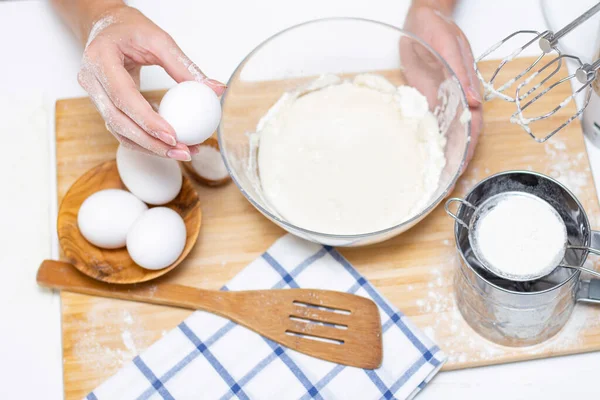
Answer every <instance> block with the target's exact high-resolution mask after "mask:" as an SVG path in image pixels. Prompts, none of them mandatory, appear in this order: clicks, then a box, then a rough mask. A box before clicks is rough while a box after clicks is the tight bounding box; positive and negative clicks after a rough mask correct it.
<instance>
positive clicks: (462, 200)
mask: <svg viewBox="0 0 600 400" xmlns="http://www.w3.org/2000/svg"><path fill="white" fill-rule="evenodd" d="M455 202H456V203H460V205H461V207H462V206H463V205H464V206H467V207H469V208H472V209H473V210H475V209H476V207H475V206H474V205H473V204H471V203H469V202H468V201H466V200H465V199H460V198H458V197H453V198H451V199H448V200H447V201H446V204H444V210H446V214H448V215H449V216H451V217H452V218H453V219H454V220H455V221H456V222H458V223H459V224H461V225H462V226H464V227H465V228H467V230H468V229H469V225H468V224H467V223H465V222H464V221H463V220H462V219H460V218H459V217H458V215H456V214H458V210H460V208H458V209H457V210H456V214H455V213H453V212H452V211H450V205H451V204H452V203H455Z"/></svg>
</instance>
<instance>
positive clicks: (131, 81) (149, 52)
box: [51, 0, 225, 161]
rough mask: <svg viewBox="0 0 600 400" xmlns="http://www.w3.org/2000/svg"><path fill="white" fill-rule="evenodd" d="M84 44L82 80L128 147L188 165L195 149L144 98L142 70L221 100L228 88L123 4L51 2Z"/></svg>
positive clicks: (110, 127)
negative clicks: (201, 87)
mask: <svg viewBox="0 0 600 400" xmlns="http://www.w3.org/2000/svg"><path fill="white" fill-rule="evenodd" d="M51 1H52V4H53V5H54V7H55V8H56V10H57V11H58V13H59V14H60V15H61V16H62V18H63V19H64V21H65V22H66V23H67V24H68V25H69V27H70V28H71V29H72V30H73V32H74V33H75V35H76V36H77V37H78V38H79V40H80V41H81V43H82V44H85V49H84V52H83V59H82V64H81V70H80V71H79V75H78V80H79V83H80V84H81V86H82V87H83V88H84V89H85V90H86V91H87V92H88V93H89V95H90V98H91V100H92V102H93V103H94V105H95V106H96V108H97V109H98V111H99V112H100V114H101V115H102V117H103V118H104V120H105V121H106V128H107V129H108V130H109V131H110V132H111V133H112V134H113V135H114V136H115V137H116V138H117V140H118V141H119V142H120V143H121V144H122V145H124V146H127V147H130V148H134V149H136V150H139V151H143V152H149V153H153V154H156V155H159V156H162V157H169V158H173V159H176V160H182V161H189V160H190V159H191V154H194V153H195V152H196V151H197V148H196V147H188V146H186V145H184V144H182V143H178V142H177V137H176V133H175V131H174V130H173V128H172V127H171V125H169V123H168V122H167V121H165V120H164V119H163V118H162V117H161V116H160V115H158V113H157V112H156V111H155V110H154V109H153V108H152V106H151V105H150V104H149V103H148V102H147V101H146V100H145V99H144V97H143V96H142V95H141V93H140V92H139V82H140V70H141V67H142V66H144V65H160V66H161V67H163V68H164V69H165V71H166V72H167V73H168V74H169V75H170V76H171V77H172V78H173V79H174V80H175V81H176V82H183V81H189V80H196V81H198V82H201V83H203V84H205V85H207V86H208V87H210V88H211V89H212V90H213V91H214V92H215V93H216V94H217V95H220V94H222V93H223V91H224V90H225V85H223V84H222V83H220V82H217V81H215V80H212V79H209V78H208V77H206V75H204V74H203V73H202V71H201V70H200V69H199V68H198V66H196V64H194V63H193V62H192V61H191V60H190V59H189V58H188V57H187V56H186V55H185V54H184V53H183V51H182V50H181V49H180V48H179V46H177V44H176V43H175V41H174V40H173V38H172V37H171V36H169V35H168V34H167V33H166V32H165V31H163V30H162V29H160V28H159V27H158V26H157V25H155V24H154V23H153V22H152V21H150V20H149V19H148V18H146V17H145V16H144V15H143V14H142V13H141V12H139V11H138V10H136V9H135V8H132V7H128V6H127V5H125V3H123V1H122V0H51Z"/></svg>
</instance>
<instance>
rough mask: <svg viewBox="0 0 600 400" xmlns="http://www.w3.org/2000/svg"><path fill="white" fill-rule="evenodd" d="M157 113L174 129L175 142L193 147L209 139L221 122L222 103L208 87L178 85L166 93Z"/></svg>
mask: <svg viewBox="0 0 600 400" xmlns="http://www.w3.org/2000/svg"><path fill="white" fill-rule="evenodd" d="M158 113H159V114H160V116H162V117H163V118H164V119H165V120H166V121H167V122H168V123H169V124H170V125H171V126H172V127H173V129H175V136H176V137H177V141H178V142H180V143H183V144H186V145H195V144H199V143H202V142H204V141H205V140H206V139H208V138H209V137H210V136H211V135H212V134H213V132H214V131H215V130H216V129H217V127H218V126H219V122H220V121H221V103H220V102H219V98H218V97H217V95H216V94H215V92H213V90H212V89H211V88H209V87H208V86H206V85H204V84H202V83H200V82H196V81H186V82H181V83H180V84H178V85H177V86H174V87H172V88H171V89H169V91H168V92H167V93H166V94H165V96H164V97H163V99H162V101H161V102H160V106H159V108H158Z"/></svg>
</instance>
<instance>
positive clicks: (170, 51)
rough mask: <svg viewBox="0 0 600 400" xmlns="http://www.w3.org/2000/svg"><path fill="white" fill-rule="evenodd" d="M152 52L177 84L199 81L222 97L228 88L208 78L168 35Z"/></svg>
mask: <svg viewBox="0 0 600 400" xmlns="http://www.w3.org/2000/svg"><path fill="white" fill-rule="evenodd" d="M152 50H153V53H154V54H155V55H156V57H157V58H158V61H159V65H160V66H161V67H163V68H164V69H165V71H167V73H168V74H169V75H170V76H171V78H173V79H174V80H175V82H177V83H181V82H184V81H197V82H200V83H203V84H205V85H206V86H208V87H209V88H211V89H212V90H213V91H214V92H215V93H216V94H217V96H220V95H222V94H223V92H224V91H225V89H226V88H227V85H225V84H224V83H221V82H219V81H217V80H214V79H210V78H208V77H207V76H206V75H205V74H204V73H203V72H202V71H201V70H200V68H198V66H197V65H196V64H194V63H193V62H192V60H190V59H189V57H188V56H186V55H185V53H184V52H183V51H182V50H181V49H180V48H179V46H178V45H177V43H175V41H174V40H173V38H171V37H170V36H168V35H167V40H165V41H157V42H156V44H155V45H154V48H153V49H152Z"/></svg>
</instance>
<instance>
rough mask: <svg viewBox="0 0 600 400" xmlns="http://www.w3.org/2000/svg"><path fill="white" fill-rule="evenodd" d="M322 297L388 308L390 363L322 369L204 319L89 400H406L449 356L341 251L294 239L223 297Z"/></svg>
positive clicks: (199, 315)
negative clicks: (324, 292) (244, 293)
mask: <svg viewBox="0 0 600 400" xmlns="http://www.w3.org/2000/svg"><path fill="white" fill-rule="evenodd" d="M268 288H272V289H282V288H316V289H329V290H338V291H344V292H348V293H354V294H357V295H359V296H364V297H368V298H370V299H372V300H373V301H375V303H376V304H377V305H378V306H379V311H380V315H381V323H382V328H383V355H384V358H383V363H382V365H381V367H380V368H378V369H376V370H363V369H359V368H354V367H346V366H342V365H338V364H334V363H331V362H328V361H323V360H319V359H316V358H313V357H310V356H307V355H304V354H301V353H298V352H296V351H293V350H290V349H287V348H285V347H283V346H280V345H279V344H277V343H275V342H273V341H271V340H269V339H266V338H263V337H262V336H260V335H258V334H256V333H254V332H252V331H250V330H248V329H246V328H244V327H241V326H239V325H237V324H235V323H233V322H230V321H228V320H226V319H224V318H221V317H218V316H215V315H212V314H209V313H206V312H202V311H197V312H194V313H193V314H192V315H191V316H190V317H188V318H187V319H186V320H185V321H183V322H182V323H181V324H180V325H179V326H178V327H177V328H176V329H174V330H172V331H171V332H170V333H168V334H167V335H166V336H164V337H163V338H162V339H160V340H159V341H158V342H156V343H155V344H153V345H152V346H151V347H150V348H149V349H148V350H146V351H145V352H144V353H143V354H141V355H139V356H137V357H135V358H134V360H133V361H132V362H131V363H129V364H127V365H126V366H124V367H123V368H122V369H121V370H120V371H119V372H118V373H117V374H116V375H114V376H113V377H111V378H110V379H109V380H107V381H106V382H105V383H104V384H102V385H101V386H99V387H98V388H96V389H95V390H94V391H93V392H92V393H90V394H89V395H88V396H87V399H89V400H96V399H98V400H104V399H110V400H113V399H258V400H263V399H276V400H282V399H286V400H287V399H343V400H350V399H359V400H369V399H406V398H412V397H413V396H414V395H415V394H416V393H418V392H419V391H420V390H421V389H422V388H423V387H424V386H425V385H426V384H427V382H429V380H430V379H431V378H432V377H433V376H434V375H435V373H437V371H439V369H440V368H441V366H442V364H443V363H444V361H445V360H446V356H445V355H444V354H443V353H442V352H441V351H440V349H439V347H438V346H436V345H435V344H434V343H432V342H431V340H430V339H428V338H427V337H426V336H425V335H424V334H423V333H422V332H421V331H420V330H419V329H417V328H416V327H415V326H414V325H413V324H412V323H411V322H410V321H409V320H408V319H407V318H406V317H405V316H404V315H403V314H402V313H401V312H400V311H398V310H397V309H396V308H395V307H394V306H393V305H392V304H390V303H389V302H388V301H387V300H386V299H384V298H383V297H382V296H381V294H380V293H379V292H378V291H377V290H376V289H375V288H374V287H373V286H372V285H371V284H370V283H369V282H368V281H367V280H366V279H365V278H364V277H363V276H362V275H361V274H360V273H358V271H356V269H354V267H352V265H350V263H349V262H348V261H347V260H346V259H345V258H344V257H342V256H341V255H340V254H339V253H338V252H337V251H336V250H335V249H333V248H331V247H323V246H320V245H316V244H313V243H309V242H306V241H303V240H301V239H298V238H296V237H294V236H292V235H286V236H284V237H283V238H281V239H279V240H278V241H277V242H275V244H274V245H273V246H272V247H271V248H270V249H269V250H267V251H266V252H265V253H264V254H263V255H262V256H261V257H260V258H258V259H257V260H255V261H254V262H252V263H251V264H250V265H248V266H247V267H246V268H245V269H243V270H242V271H241V272H240V273H239V274H238V275H237V276H236V277H235V278H234V279H233V280H231V281H230V282H229V283H228V284H227V285H226V286H225V287H223V290H251V289H268Z"/></svg>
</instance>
